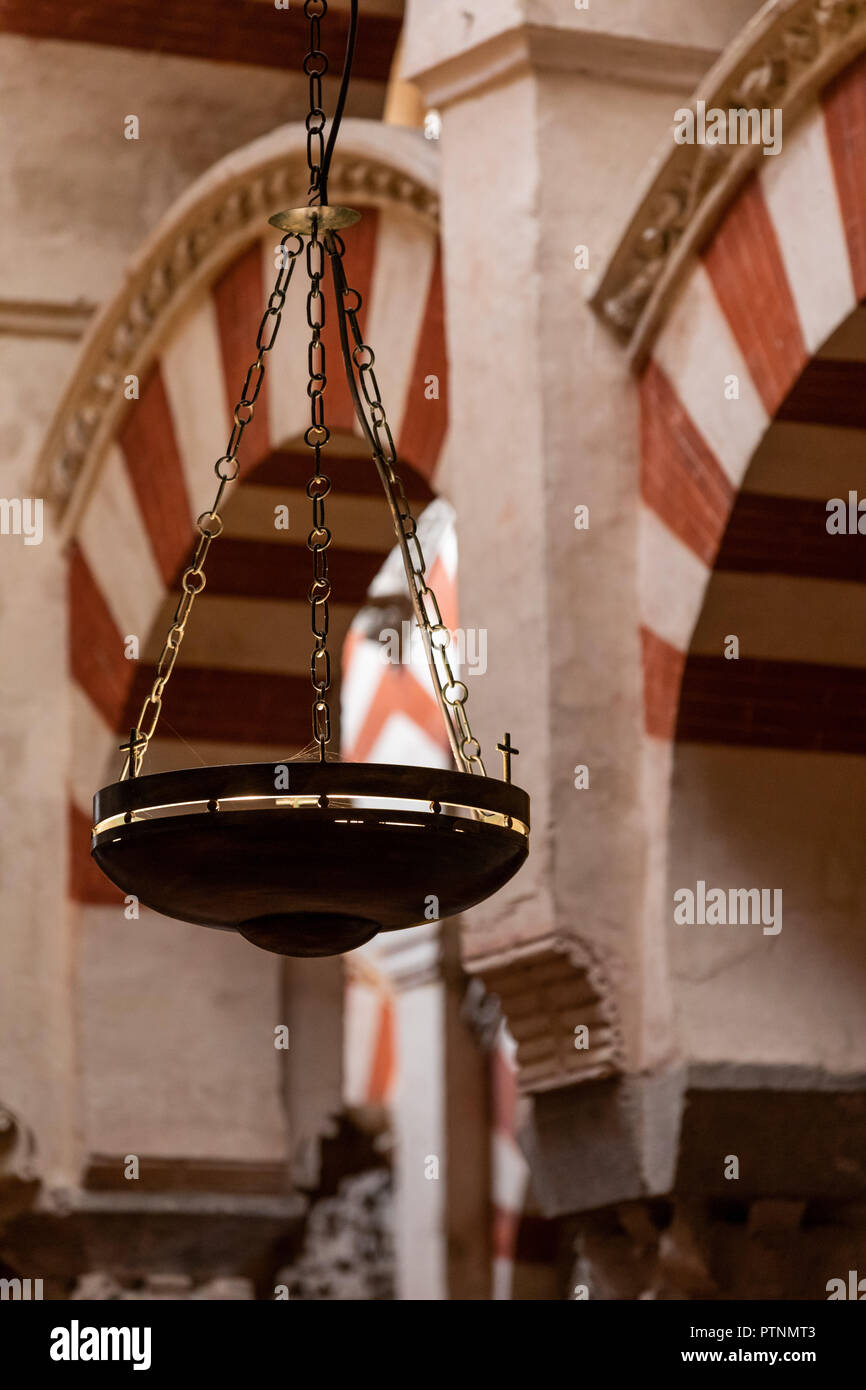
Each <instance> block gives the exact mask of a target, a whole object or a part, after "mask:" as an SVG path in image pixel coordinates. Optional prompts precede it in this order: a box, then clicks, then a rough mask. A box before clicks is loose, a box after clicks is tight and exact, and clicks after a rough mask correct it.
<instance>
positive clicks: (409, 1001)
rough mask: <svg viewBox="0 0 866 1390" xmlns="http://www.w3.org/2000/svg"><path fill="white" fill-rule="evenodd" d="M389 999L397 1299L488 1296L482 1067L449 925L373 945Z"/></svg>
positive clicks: (484, 1081)
mask: <svg viewBox="0 0 866 1390" xmlns="http://www.w3.org/2000/svg"><path fill="white" fill-rule="evenodd" d="M381 945H382V966H383V968H384V969H385V970H386V971H387V973H388V975H389V977H390V979H391V981H392V983H393V984H394V988H395V991H396V995H397V1003H396V1029H397V1056H398V1058H399V1073H398V1081H397V1093H396V1096H395V1099H394V1127H395V1137H396V1153H395V1169H396V1196H395V1219H394V1224H395V1232H396V1244H397V1252H396V1253H397V1284H398V1297H400V1298H402V1299H413V1300H414V1299H423V1300H438V1299H448V1298H455V1299H485V1298H489V1296H490V1270H491V1265H490V1217H489V1202H490V1195H489V1193H490V1187H489V1172H490V1131H489V1121H488V1089H487V1076H488V1072H487V1059H486V1057H485V1056H484V1054H483V1053H482V1051H481V1050H480V1048H479V1047H478V1046H477V1044H476V1042H475V1040H474V1039H473V1038H472V1036H471V1034H470V1032H469V1029H468V1027H467V1026H466V1024H465V1023H464V1021H463V1019H462V1017H461V1013H460V1003H461V994H462V979H463V977H462V975H461V972H460V970H459V965H458V961H457V958H456V957H457V953H458V950H459V940H458V935H457V932H456V931H455V930H454V924H453V923H448V924H441V923H438V922H431V923H429V925H427V926H423V927H415V928H413V929H412V930H411V931H409V932H394V933H390V934H388V935H386V936H383V937H382V938H381Z"/></svg>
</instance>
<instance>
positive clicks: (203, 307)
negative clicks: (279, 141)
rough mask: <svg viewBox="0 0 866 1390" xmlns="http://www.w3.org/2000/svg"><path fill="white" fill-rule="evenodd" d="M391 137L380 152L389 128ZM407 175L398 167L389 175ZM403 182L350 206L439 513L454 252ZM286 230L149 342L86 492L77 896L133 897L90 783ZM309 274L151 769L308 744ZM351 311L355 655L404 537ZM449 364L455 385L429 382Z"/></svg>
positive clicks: (159, 609) (169, 597)
mask: <svg viewBox="0 0 866 1390" xmlns="http://www.w3.org/2000/svg"><path fill="white" fill-rule="evenodd" d="M351 124H352V125H353V126H357V125H358V124H359V123H351ZM406 134H407V133H406V132H395V139H396V140H397V141H398V142H399V141H405V137H406ZM376 143H377V153H378V157H379V159H380V161H381V146H382V144H383V139H382V135H381V131H380V133H378V134H377V136H376ZM385 143H387V141H386V142H385ZM403 172H404V171H402V170H401V169H400V168H399V167H395V170H394V171H393V179H392V184H394V185H395V186H396V184H397V183H398V182H399V179H400V177H401V174H402V173H403ZM211 185H212V180H211ZM388 188H389V183H388V180H387V179H382V178H381V177H380V178H379V180H378V183H377V195H376V201H375V203H366V204H365V202H364V199H363V197H362V196H360V194H358V195H357V196H356V197H355V198H354V199H353V200H352V201H353V204H354V205H355V206H357V207H358V208H359V210H360V211H361V212H362V214H363V216H362V220H361V222H360V223H359V224H358V226H357V227H355V228H353V229H350V230H349V231H348V232H347V233H346V235H345V241H346V247H347V252H346V264H347V272H348V277H349V281H350V283H351V284H352V286H353V287H354V288H357V289H358V290H360V292H361V294H362V295H363V299H364V309H363V312H362V315H361V320H362V326H363V329H364V333H365V337H366V339H367V341H369V342H370V343H371V344H372V345H373V346H374V349H375V351H376V371H377V376H378V380H379V385H380V388H381V391H382V396H383V399H384V401H385V404H386V408H387V411H388V416H389V420H390V422H391V425H392V431H393V433H394V437H395V439H396V441H397V445H398V450H399V452H400V455H401V459H402V460H403V461H404V462H405V465H406V467H405V469H404V472H403V476H404V482H405V484H406V490H407V493H408V494H409V496H410V499H411V500H413V502H414V503H415V505H416V506H417V508H418V510H420V509H421V508H423V505H424V504H425V502H426V501H428V500H429V499H430V498H431V497H432V496H433V486H434V485H435V479H436V473H437V468H438V465H439V460H440V456H441V453H442V449H443V446H444V443H445V438H446V433H447V428H448V393H447V362H446V357H445V336H444V309H443V301H442V274H441V262H440V251H439V242H438V236H437V233H436V231H435V227H433V226H431V223H430V219H429V217H425V216H421V215H419V214H418V213H417V212H416V211H415V210H414V209H413V207H412V206H411V205H410V204H407V202H406V201H405V200H401V199H400V198H398V197H397V196H396V195H395V196H394V197H393V198H390V197H389V195H388ZM381 190H384V192H382V191H381ZM212 196H213V189H212V186H211V187H209V189H208V197H209V198H211V199H212ZM300 200H301V199H300V198H299V199H298V201H300ZM188 215H189V214H188V213H187V216H188ZM236 241H237V238H236V236H235V243H236ZM278 244H279V234H278V233H276V232H274V231H273V230H272V229H270V228H265V230H264V232H262V231H261V230H260V229H258V230H257V231H256V232H255V234H254V236H253V239H251V240H248V241H247V242H246V244H243V245H241V246H240V247H238V246H237V245H236V244H233V246H232V257H231V259H230V261H229V262H228V264H225V263H223V264H221V265H219V269H218V272H217V273H216V274H214V275H213V277H211V278H210V279H209V280H208V281H207V282H206V283H202V284H200V285H198V286H197V289H196V293H195V294H194V295H193V296H191V297H189V298H188V299H187V301H186V302H185V303H184V305H183V306H182V310H181V311H180V312H174V314H173V316H172V319H171V322H170V324H169V326H168V328H167V329H166V330H165V331H163V332H158V331H157V332H155V333H153V334H152V335H151V338H152V341H153V342H154V343H155V344H157V347H156V349H155V350H154V351H153V352H152V354H150V356H149V357H148V358H147V359H146V360H144V361H142V362H140V363H137V364H136V372H137V375H138V376H139V379H140V396H139V399H138V400H137V401H132V402H130V403H129V405H128V406H127V407H125V408H124V409H123V410H122V411H121V412H118V415H117V419H116V424H115V426H114V428H113V429H112V431H111V434H110V437H109V438H107V439H106V440H104V441H102V445H101V449H100V457H99V459H98V460H95V461H94V460H89V461H88V466H87V469H86V472H87V488H88V490H87V496H86V500H85V501H84V503H83V504H79V505H78V506H76V508H75V514H76V516H75V524H74V529H73V531H72V534H71V535H70V545H69V670H70V681H71V707H72V722H73V731H72V734H73V736H72V747H73V750H74V751H73V764H72V768H71V777H70V783H71V785H70V820H71V829H72V834H71V843H72V845H73V852H72V865H71V882H70V889H71V895H72V897H73V899H75V900H78V901H83V902H91V903H109V902H110V903H116V902H117V901H118V894H117V892H116V890H114V889H113V888H112V886H111V885H110V884H108V883H107V882H106V881H105V880H104V879H103V877H102V875H101V874H99V873H98V871H97V870H95V869H94V867H93V866H92V863H91V861H90V858H89V854H88V850H89V833H88V831H89V825H90V818H91V798H92V795H93V791H94V789H95V788H96V787H97V786H99V785H101V784H102V783H104V782H105V781H106V780H108V779H110V778H111V777H112V776H113V775H114V772H115V770H116V768H117V767H118V766H119V754H117V753H116V749H117V745H118V744H119V743H120V742H121V741H123V739H122V736H124V735H126V734H128V730H129V727H130V724H131V722H132V721H134V719H135V717H136V716H137V711H138V707H139V706H140V703H141V700H142V698H143V694H144V693H145V691H146V690H147V688H148V687H149V684H150V681H151V680H152V677H153V670H154V663H155V661H156V659H157V657H158V653H159V649H160V646H161V642H162V638H163V636H164V632H165V631H166V630H167V627H168V623H169V621H170V615H171V612H172V611H173V608H174V605H175V603H176V600H177V595H178V592H179V579H180V575H181V573H182V570H183V569H184V567H185V565H186V564H187V563H188V561H189V555H190V552H191V546H192V542H193V538H194V534H195V532H194V525H195V517H196V516H197V515H198V514H199V513H200V512H202V511H204V510H206V509H207V508H208V507H209V505H210V501H211V499H212V496H213V492H214V488H215V478H214V473H213V465H214V462H215V461H216V460H217V459H218V458H219V457H220V456H221V455H222V454H223V452H224V450H225V446H226V440H227V439H228V435H229V431H230V421H231V408H232V406H233V404H234V402H235V401H236V400H237V399H238V397H239V395H240V392H241V387H242V385H243V381H244V378H245V375H246V371H247V368H248V365H249V363H250V362H251V361H252V360H253V358H254V356H255V341H256V334H257V330H258V326H259V322H260V319H261V315H262V312H263V308H264V305H265V303H266V300H267V296H268V293H269V290H270V287H271V285H272V283H273V279H274V276H275V273H276V271H275V254H276V250H277V248H278ZM303 281H304V276H303V263H302V262H301V263H299V266H298V269H297V271H296V275H295V278H294V280H293V283H292V285H291V287H290V290H289V295H288V299H287V303H286V308H285V311H284V314H283V320H282V324H281V328H280V332H279V335H278V338H277V342H276V345H275V347H274V349H273V351H272V352H271V353H270V355H269V358H268V362H267V375H266V378H265V380H264V384H263V386H262V390H261V393H260V396H259V400H258V403H257V406H256V411H255V414H254V416H253V419H252V422H251V423H250V425H249V426H248V428H247V430H246V431H245V434H244V438H243V442H242V446H241V463H242V468H241V475H240V479H239V482H238V484H237V485H236V487H235V488H234V489H233V490H232V496H231V498H230V501H229V502H228V505H227V506H226V508H225V510H224V514H225V519H226V530H225V533H224V535H223V536H222V537H221V538H220V539H219V540H218V541H217V542H215V543H214V545H213V547H212V549H211V552H210V556H209V558H208V566H207V570H208V586H207V589H206V591H205V594H204V595H203V596H202V597H201V598H200V599H199V600H198V602H197V604H196V610H195V614H194V616H193V619H191V622H190V626H189V628H188V630H187V636H186V639H185V642H184V647H183V652H182V656H181V659H180V661H179V662H178V665H177V667H176V669H175V672H174V674H173V676H172V680H171V683H170V685H169V688H168V692H167V697H166V702H165V715H164V717H165V720H166V724H165V725H164V726H163V728H162V730H161V734H162V737H157V738H156V739H155V740H154V742H153V744H152V747H151V754H150V755H149V758H151V757H152V761H151V770H154V769H156V768H157V767H160V766H161V767H167V766H178V765H183V764H188V763H189V762H190V760H191V756H192V755H191V754H190V752H189V748H188V746H186V745H185V743H184V740H189V741H190V742H192V743H193V744H194V747H195V749H196V751H197V753H198V754H199V755H200V756H201V757H202V758H203V759H204V761H206V762H226V761H232V760H234V759H235V758H242V759H247V758H249V759H256V758H262V759H265V758H268V757H270V756H286V755H287V754H288V753H290V752H292V751H293V750H295V749H297V748H299V747H302V746H303V745H304V744H305V743H307V742H308V740H309V737H310V732H309V728H310V721H309V711H310V701H311V690H310V684H309V651H310V645H311V638H310V634H309V628H310V623H309V609H308V605H307V604H306V603H305V595H306V590H307V587H308V584H309V567H310V556H309V551H308V550H307V547H306V533H307V530H308V529H309V528H308V524H307V523H308V520H309V519H308V515H307V513H308V511H309V505H310V504H309V501H308V500H307V498H306V496H305V494H304V484H305V480H306V477H307V476H308V475H309V469H310V463H309V456H308V454H309V451H307V450H305V449H303V448H302V447H300V448H299V447H298V441H299V437H300V436H301V434H302V433H303V430H304V429H305V427H306V425H307V423H308V421H309V400H308V396H307V391H306V386H307V376H306V371H307V346H306V340H307V337H308V330H307V328H306V320H305V313H304V283H303ZM328 291H329V294H330V292H331V286H330V283H329V284H328ZM110 312H111V306H109V309H108V310H106V314H110ZM335 318H336V316H335V313H334V312H333V309H331V311H330V313H329V314H328V316H327V319H326V328H325V334H324V338H325V346H326V355H327V369H328V387H327V396H326V405H327V411H326V414H327V419H328V423H329V425H330V427H331V428H332V430H333V431H334V432H335V433H334V440H333V442H332V446H331V448H330V451H329V456H330V458H331V465H330V472H331V476H332V478H333V481H334V490H333V492H332V494H331V496H330V497H329V499H328V521H329V525H330V526H331V527H332V530H333V532H334V538H335V539H334V546H333V549H332V551H331V557H332V558H331V565H330V570H331V576H332V580H333V584H334V602H333V604H332V609H331V633H332V638H333V640H334V650H335V652H338V650H339V642H340V641H341V640H342V637H343V636H344V635H345V633H346V632H347V631H348V628H349V624H350V622H351V619H352V617H353V615H354V613H355V612H356V611H357V609H358V607H359V606H360V605H361V604H362V603H363V601H364V597H365V594H366V590H367V587H368V585H369V583H370V581H371V580H372V579H373V577H374V576H375V574H376V573H377V571H378V569H379V567H380V565H381V563H382V561H383V559H384V557H385V556H386V555H387V553H388V551H389V550H390V549H391V546H392V545H393V534H392V532H391V531H390V519H389V516H388V512H387V508H386V506H385V503H384V498H383V497H382V496H381V487H380V485H379V483H378V479H377V478H376V475H375V470H374V469H373V467H372V464H371V463H370V461H369V459H368V457H367V456H366V454H365V450H364V447H363V444H362V441H361V440H360V438H359V437H358V431H357V428H356V423H355V420H354V415H353V411H352V405H351V400H350V397H349V393H348V390H347V389H346V386H345V383H344V380H343V376H342V364H341V362H340V354H339V344H338V337H337V332H336V323H335ZM431 376H435V377H436V379H437V383H438V392H437V393H431V392H430V391H426V390H425V382H427V380H428V379H429V378H430V377H431ZM277 503H285V504H287V505H288V507H289V512H290V517H291V525H290V529H289V530H288V532H277V531H276V530H275V528H274V506H275V505H276V504H277ZM296 518H297V520H296ZM128 635H136V636H137V637H138V638H139V640H140V643H141V660H139V661H138V662H136V661H131V660H128V659H127V657H126V655H125V650H124V641H125V638H126V637H127V636H128ZM338 665H339V663H338V662H337V663H336V667H335V669H336V668H337V667H338ZM169 726H170V727H169ZM193 761H194V759H193Z"/></svg>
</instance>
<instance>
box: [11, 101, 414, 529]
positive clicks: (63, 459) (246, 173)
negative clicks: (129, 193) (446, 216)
mask: <svg viewBox="0 0 866 1390" xmlns="http://www.w3.org/2000/svg"><path fill="white" fill-rule="evenodd" d="M436 169H437V156H436V152H435V150H434V149H432V147H431V143H430V142H429V141H425V140H424V139H423V136H421V135H419V133H418V132H416V131H411V130H406V129H402V128H397V127H393V126H384V125H382V124H381V123H380V122H376V121H364V120H347V121H346V122H344V125H343V133H342V143H341V148H340V151H339V153H338V154H337V155H336V156H335V158H334V163H333V166H332V171H331V177H330V192H331V197H332V201H333V202H343V203H348V204H350V205H351V204H355V205H357V206H359V207H363V206H367V207H399V208H402V209H404V210H405V211H406V212H407V213H409V214H412V215H414V216H416V217H418V218H419V219H421V220H422V221H423V222H425V223H427V224H428V225H429V226H430V227H432V228H434V229H435V228H437V227H438V215H439V202H438V193H437V176H436ZM307 182H308V180H307V174H306V135H305V132H304V129H303V126H302V125H300V124H293V125H290V126H283V127H281V128H280V129H278V130H275V131H272V132H271V133H270V134H269V135H267V136H264V137H263V138H262V139H259V140H256V141H253V143H252V144H250V145H247V146H245V147H244V148H243V149H241V150H237V151H235V152H234V153H232V154H231V155H229V156H227V157H226V158H225V159H223V160H220V161H219V162H218V163H217V164H216V165H214V166H213V168H212V169H210V170H209V171H208V172H207V173H206V174H205V175H204V176H203V177H202V178H200V179H198V180H197V181H196V183H194V184H193V186H192V187H191V188H190V189H189V190H188V192H187V193H186V194H185V195H184V196H183V197H182V198H181V199H179V200H178V202H177V203H175V204H174V206H173V207H172V208H171V209H170V210H169V212H168V213H167V214H166V216H165V217H164V218H163V220H162V221H161V222H160V224H159V226H158V227H157V228H156V230H155V231H154V232H153V234H152V235H151V236H150V237H149V238H148V240H147V242H146V243H145V245H144V246H143V247H142V249H141V251H140V252H139V253H138V255H137V256H136V257H135V258H134V259H133V260H132V262H131V264H130V266H129V269H128V272H127V275H126V279H125V281H124V284H123V287H122V289H121V290H120V292H119V293H118V294H117V295H116V296H115V297H114V298H113V299H111V300H110V301H109V302H108V303H107V304H106V305H105V306H104V307H103V308H102V310H101V311H100V312H99V313H98V314H97V315H96V316H95V319H94V321H93V323H92V324H91V326H90V329H89V331H88V333H87V336H86V338H85V340H84V342H83V344H82V349H81V356H80V359H79V362H78V366H77V368H76V370H75V372H74V373H73V376H72V378H71V380H70V382H69V384H68V386H67V389H66V391H65V393H64V396H63V398H62V400H61V402H60V405H59V406H58V409H57V410H56V412H55V415H54V417H53V419H52V422H51V425H50V426H49V429H48V431H47V434H46V437H45V441H44V444H43V447H42V449H41V451H40V455H39V459H38V462H37V467H36V477H35V488H36V491H37V492H38V494H39V495H41V496H43V497H46V498H48V499H49V500H50V501H51V502H52V504H53V505H54V506H55V507H56V509H57V511H58V513H59V515H60V517H61V518H62V522H63V531H64V534H66V535H69V534H70V531H71V529H72V528H73V527H74V524H75V520H76V518H77V516H78V514H79V512H80V509H81V507H82V506H83V504H84V501H85V500H86V496H87V493H88V492H89V488H90V484H91V482H92V480H93V477H94V475H95V473H96V471H97V470H98V467H99V465H100V463H101V460H102V457H103V455H104V452H105V449H106V446H107V444H108V443H109V442H110V440H111V438H112V437H113V435H114V433H115V432H116V429H117V427H118V424H119V421H120V418H121V415H122V412H123V411H124V409H125V408H126V406H127V402H126V400H125V398H124V391H123V386H124V378H125V377H126V376H128V375H130V374H136V375H141V374H142V372H143V370H144V369H145V368H146V367H147V365H148V364H149V363H150V361H152V360H153V358H154V356H155V355H156V354H157V353H158V352H159V350H160V348H161V346H162V344H163V343H164V341H165V340H166V337H167V336H168V334H169V333H170V330H171V327H172V325H173V323H174V322H175V321H176V319H177V317H178V315H179V314H180V312H181V311H182V310H183V308H184V306H185V305H186V304H187V303H188V302H189V300H190V299H191V298H192V296H193V295H194V294H195V293H196V291H197V290H199V289H200V288H201V287H202V286H205V285H207V284H209V283H211V281H212V280H213V279H214V278H216V276H217V275H219V273H220V272H221V270H222V269H223V268H224V267H225V266H226V265H228V264H229V263H230V262H231V261H232V260H233V259H234V257H236V256H237V255H239V254H240V253H241V251H242V250H243V248H244V246H246V245H248V244H249V243H250V242H251V241H253V240H254V239H256V238H258V237H261V236H262V235H263V234H265V233H266V232H267V220H268V217H269V216H270V215H271V213H273V212H274V211H276V210H279V209H280V208H284V207H291V206H296V205H299V204H302V203H305V202H306V201H307V193H306V188H307ZM278 241H279V233H278V232H276V231H275V232H274V245H275V246H276V245H277V243H278ZM263 307H264V306H263Z"/></svg>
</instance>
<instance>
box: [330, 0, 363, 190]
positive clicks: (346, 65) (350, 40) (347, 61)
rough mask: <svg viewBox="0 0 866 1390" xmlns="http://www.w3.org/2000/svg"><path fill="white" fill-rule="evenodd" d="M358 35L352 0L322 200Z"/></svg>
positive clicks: (356, 1)
mask: <svg viewBox="0 0 866 1390" xmlns="http://www.w3.org/2000/svg"><path fill="white" fill-rule="evenodd" d="M357 36H358V0H351V11H350V14H349V32H348V34H347V35H346V56H345V58H344V59H343V76H342V78H341V79H340V92H339V95H338V97H337V105H336V106H335V108H334V119H333V120H332V122H331V129H330V130H329V132H328V143H327V145H326V147H325V156H324V158H323V160H322V173H321V190H322V202H323V203H324V204H327V201H328V175H329V173H330V171H331V159H332V158H333V154H334V146H335V145H336V142H337V134H338V132H339V129H340V125H341V124H342V120H343V111H344V110H345V106H346V97H347V96H348V93H349V83H350V82H351V80H352V66H353V63H354V61H355V40H356V38H357Z"/></svg>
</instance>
